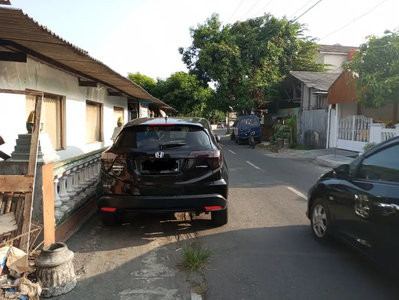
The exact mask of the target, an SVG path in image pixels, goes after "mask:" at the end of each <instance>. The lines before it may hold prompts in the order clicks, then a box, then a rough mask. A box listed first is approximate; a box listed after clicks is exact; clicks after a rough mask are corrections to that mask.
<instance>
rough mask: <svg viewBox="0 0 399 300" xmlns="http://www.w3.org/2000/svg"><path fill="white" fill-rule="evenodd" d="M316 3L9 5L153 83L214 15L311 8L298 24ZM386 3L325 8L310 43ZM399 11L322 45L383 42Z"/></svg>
mask: <svg viewBox="0 0 399 300" xmlns="http://www.w3.org/2000/svg"><path fill="white" fill-rule="evenodd" d="M241 1H242V4H241V6H240V7H239V9H238V10H237V12H236V14H234V15H233V16H232V17H231V15H232V13H233V12H234V10H235V9H236V8H237V7H238V5H239V4H240V3H241ZM317 1H318V0H311V1H310V2H309V0H272V1H270V0H201V1H199V0H197V1H194V0H113V1H109V0H80V1H79V0H11V3H12V4H13V7H16V8H22V9H23V10H24V12H25V13H27V14H28V15H30V16H31V17H33V18H34V19H35V20H36V21H38V22H39V23H40V24H42V25H45V26H47V27H48V28H50V29H51V30H52V31H53V32H55V33H56V34H58V35H59V36H61V37H62V38H64V39H66V40H67V41H69V42H71V43H73V44H75V45H76V46H78V47H80V48H83V49H85V50H87V51H89V53H90V55H91V56H93V57H95V58H97V59H99V60H101V61H103V62H104V63H106V64H107V65H108V66H110V67H111V68H113V69H114V70H116V71H117V72H119V73H121V74H122V75H126V74H127V72H141V73H143V74H146V75H148V76H151V77H153V78H156V77H162V78H165V77H167V76H169V75H170V74H171V73H173V72H176V71H181V70H186V68H185V66H184V64H183V63H182V62H181V57H180V54H179V53H178V51H177V49H178V47H179V46H189V45H190V35H189V28H190V27H191V26H196V25H197V24H198V23H203V22H204V21H205V20H206V18H207V17H209V16H210V15H211V14H212V13H214V12H216V13H218V14H219V15H220V17H221V20H223V21H224V22H226V21H227V20H228V19H229V18H230V17H231V19H230V21H229V22H230V23H231V22H235V21H236V20H239V19H242V18H244V17H245V18H249V17H253V16H259V15H262V13H263V11H266V12H271V13H272V14H274V15H276V16H278V17H282V16H284V15H286V16H287V17H291V15H292V14H294V13H295V12H296V11H297V10H298V9H299V8H301V7H302V6H303V5H304V4H306V3H307V2H309V3H308V5H306V6H305V7H304V8H303V9H302V10H301V11H299V12H298V14H297V16H298V15H300V14H301V12H303V11H305V10H306V9H307V8H309V7H310V6H312V5H313V4H314V3H316V2H317ZM382 1H383V0H368V1H365V0H322V1H321V2H320V3H319V4H318V5H317V6H316V7H315V8H314V9H312V10H311V11H310V12H309V13H307V14H306V15H305V16H303V17H302V18H301V19H300V21H301V22H302V23H305V24H307V27H308V29H309V31H308V35H311V36H313V37H318V38H321V37H324V36H326V35H327V34H330V33H331V32H333V31H335V30H337V29H339V28H340V27H342V26H344V25H345V24H347V23H349V22H350V21H352V20H353V19H355V18H356V17H358V16H360V15H362V14H363V13H365V12H367V11H368V10H370V9H372V8H373V7H374V6H376V5H377V4H378V3H380V2H382ZM254 5H255V6H254ZM252 7H253V9H252V10H251V8H252ZM262 8H264V9H263V10H262ZM398 11H399V1H398V0H387V1H386V2H385V3H384V4H382V5H381V6H380V7H378V8H377V9H375V10H374V11H373V12H371V13H370V14H368V15H367V16H365V17H363V18H361V19H359V20H357V21H356V22H354V23H353V24H351V25H349V26H348V27H346V28H345V29H343V30H341V31H339V32H337V33H335V34H333V35H331V36H329V37H327V38H325V39H322V40H321V41H320V43H325V44H334V43H340V44H342V45H351V46H352V45H353V46H357V45H359V44H360V43H362V42H363V41H364V38H365V36H367V35H369V34H376V35H380V34H382V33H383V31H384V30H385V29H394V28H397V27H399V21H398V20H399V18H398V17H397V13H398Z"/></svg>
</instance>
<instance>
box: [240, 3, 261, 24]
mask: <svg viewBox="0 0 399 300" xmlns="http://www.w3.org/2000/svg"><path fill="white" fill-rule="evenodd" d="M259 1H260V0H258V1H256V2H255V4H254V5H252V7H251V9H250V10H248V11H247V13H246V14H245V15H244V16H243V17H242V18H241V19H240V20H242V19H244V18H245V17H246V16H247V15H248V14H249V13H250V12H251V10H253V8H254V7H255V6H256V4H258V3H259Z"/></svg>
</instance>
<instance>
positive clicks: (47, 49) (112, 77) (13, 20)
mask: <svg viewBox="0 0 399 300" xmlns="http://www.w3.org/2000/svg"><path fill="white" fill-rule="evenodd" d="M0 24H1V26H0V41H1V40H6V41H11V42H13V43H16V44H18V45H19V46H22V47H23V48H26V49H27V50H30V51H27V52H28V54H30V55H31V56H33V57H37V58H39V59H40V60H44V61H46V62H47V63H50V64H55V65H56V67H59V68H60V69H64V70H66V71H68V72H71V73H74V74H75V75H77V76H81V77H83V78H87V79H92V80H95V81H97V82H99V83H101V84H103V85H105V86H108V87H110V88H114V89H116V90H119V91H120V92H123V93H125V94H127V95H128V96H131V97H136V98H139V99H143V100H150V101H153V103H154V104H155V105H157V106H159V107H165V108H171V107H170V106H168V105H167V104H166V103H164V102H162V101H161V100H159V99H157V98H155V97H153V96H152V95H150V94H149V93H148V92H147V91H146V90H144V89H143V88H142V87H141V86H139V85H137V84H136V83H134V82H132V81H131V80H129V79H128V78H126V77H125V76H122V75H120V74H119V73H117V72H115V71H114V70H112V69H111V68H110V67H108V66H106V65H105V64H104V63H102V62H101V61H99V60H97V59H95V58H93V57H91V56H90V55H89V54H88V52H87V51H85V50H83V49H81V48H79V47H77V46H75V45H73V44H71V43H69V42H68V41H66V40H64V39H62V38H61V37H59V36H58V35H56V34H55V33H53V32H52V31H50V30H49V29H48V28H47V27H45V26H42V25H40V24H38V22H36V21H35V20H34V19H32V18H31V17H29V16H28V15H27V14H25V13H24V12H23V11H22V10H20V9H13V8H5V7H1V8H0ZM171 109H173V108H171Z"/></svg>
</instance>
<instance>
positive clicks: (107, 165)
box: [101, 152, 126, 176]
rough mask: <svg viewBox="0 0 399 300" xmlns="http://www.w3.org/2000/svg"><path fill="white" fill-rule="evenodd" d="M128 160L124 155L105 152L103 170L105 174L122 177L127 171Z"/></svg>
mask: <svg viewBox="0 0 399 300" xmlns="http://www.w3.org/2000/svg"><path fill="white" fill-rule="evenodd" d="M125 161H126V159H125V156H124V155H118V154H115V153H106V152H104V153H103V154H102V155H101V168H102V170H103V171H104V172H105V173H110V172H111V173H112V174H113V175H115V176H120V175H121V174H122V172H123V171H124V170H125V169H126V162H125Z"/></svg>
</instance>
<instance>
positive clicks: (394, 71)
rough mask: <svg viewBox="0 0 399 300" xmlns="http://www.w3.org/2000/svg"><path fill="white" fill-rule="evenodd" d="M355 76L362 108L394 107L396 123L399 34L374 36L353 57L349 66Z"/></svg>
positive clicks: (347, 66) (398, 85) (398, 98)
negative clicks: (391, 105) (389, 105)
mask: <svg viewBox="0 0 399 300" xmlns="http://www.w3.org/2000/svg"><path fill="white" fill-rule="evenodd" d="M345 69H346V70H347V71H349V72H350V73H351V74H352V75H353V83H354V85H355V88H356V97H357V99H358V101H359V102H360V104H361V106H363V107H366V108H380V107H383V106H385V105H388V104H393V105H394V110H393V123H394V124H396V123H397V121H398V118H397V110H398V109H397V106H398V102H399V31H397V30H396V31H393V32H392V31H386V32H385V33H384V35H383V36H382V37H376V36H374V35H372V36H369V37H368V38H367V42H366V43H364V44H362V45H361V46H360V49H359V51H357V52H355V53H354V54H353V60H352V61H350V62H348V63H347V64H346V65H345Z"/></svg>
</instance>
